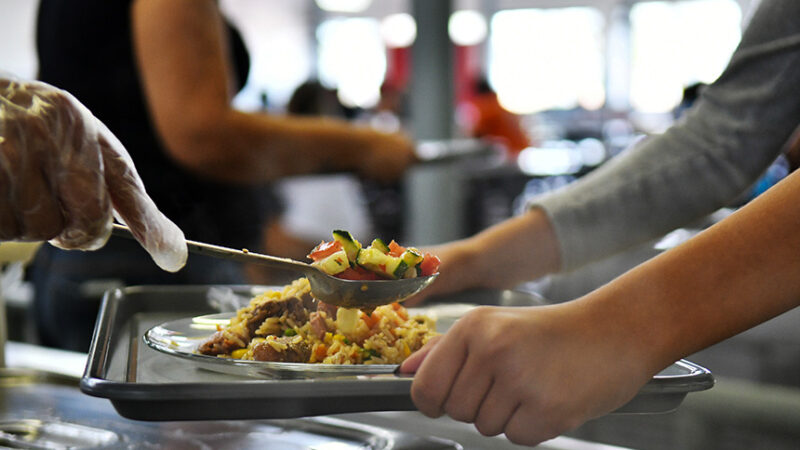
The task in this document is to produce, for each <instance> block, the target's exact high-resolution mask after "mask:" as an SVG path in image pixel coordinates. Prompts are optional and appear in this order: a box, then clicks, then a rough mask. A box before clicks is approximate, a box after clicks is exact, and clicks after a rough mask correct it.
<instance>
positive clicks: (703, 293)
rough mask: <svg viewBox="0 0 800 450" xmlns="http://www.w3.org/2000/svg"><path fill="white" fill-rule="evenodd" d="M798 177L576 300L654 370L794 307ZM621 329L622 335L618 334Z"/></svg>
mask: <svg viewBox="0 0 800 450" xmlns="http://www.w3.org/2000/svg"><path fill="white" fill-rule="evenodd" d="M798 196H800V174H795V175H792V176H790V177H789V178H787V179H786V180H784V181H783V182H781V183H779V184H778V185H777V186H775V187H774V188H773V189H771V190H769V191H768V192H767V193H765V194H763V195H762V196H761V197H759V198H757V199H756V200H754V201H753V202H751V203H750V204H748V205H747V206H745V207H743V208H742V209H741V210H739V211H738V212H737V213H735V214H733V215H732V216H730V217H729V218H728V219H726V220H724V221H722V222H720V223H718V224H717V225H715V226H713V227H711V228H709V229H708V230H706V231H705V232H703V233H701V234H700V235H698V236H697V237H696V238H695V239H692V240H690V241H688V242H687V243H686V244H684V245H682V246H679V247H677V248H675V249H674V250H672V251H669V252H666V253H664V254H662V255H660V256H658V257H656V258H654V259H652V260H650V261H649V262H647V263H645V264H642V265H641V266H639V267H637V268H635V269H633V270H631V271H629V272H628V273H626V274H624V275H623V276H621V277H619V278H618V279H616V280H615V281H613V282H611V283H609V284H608V285H606V286H604V287H602V288H600V289H598V290H596V291H594V292H592V293H590V294H588V295H586V296H585V297H583V298H581V299H579V300H577V301H576V302H574V303H575V304H574V306H573V307H574V308H576V310H580V311H582V312H581V313H580V314H579V316H580V317H583V318H584V320H586V321H587V323H592V324H594V325H595V326H600V327H605V328H606V332H607V333H608V335H609V336H622V339H623V340H625V341H627V343H629V344H632V346H633V347H634V348H636V349H638V351H639V354H640V356H641V357H643V358H646V359H647V360H648V362H649V367H650V368H651V369H652V370H653V371H657V370H659V369H661V368H663V367H664V366H666V365H668V364H670V363H671V362H672V361H674V360H676V359H678V358H681V357H684V356H686V355H688V354H691V353H693V352H695V351H698V350H700V349H702V348H705V347H707V346H709V345H712V344H714V343H716V342H719V341H721V340H723V339H726V338H728V337H730V336H733V335H735V334H737V333H739V332H741V331H744V330H746V329H748V328H750V327H752V326H755V325H757V324H759V323H761V322H764V321H766V320H768V319H770V318H772V317H774V316H776V315H778V314H781V313H782V312H785V311H787V310H789V309H792V308H794V307H795V306H797V305H798V304H800V277H798V275H797V274H798V273H800V256H798V249H800V234H798V233H797V229H796V227H797V224H798V223H800V209H798V208H795V207H793V206H792V205H796V204H797V198H798ZM620 330H625V331H624V333H622V334H621V333H620Z"/></svg>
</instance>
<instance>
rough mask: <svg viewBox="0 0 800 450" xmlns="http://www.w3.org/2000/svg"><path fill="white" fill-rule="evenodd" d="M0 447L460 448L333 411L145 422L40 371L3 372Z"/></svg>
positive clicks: (73, 382) (67, 380)
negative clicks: (328, 413)
mask: <svg viewBox="0 0 800 450" xmlns="http://www.w3.org/2000/svg"><path fill="white" fill-rule="evenodd" d="M0 447H3V448H28V449H40V448H42V449H43V448H48V449H52V448H71V449H78V448H103V449H116V448H120V449H134V448H152V449H162V448H163V449H175V448H214V449H237V450H238V449H261V448H280V449H286V450H293V449H297V450H300V449H309V448H319V449H322V448H335V449H337V450H351V449H352V450H362V449H365V448H370V449H378V450H417V449H432V450H446V449H452V450H458V449H461V448H462V447H461V446H460V445H459V444H457V443H455V442H453V441H450V440H447V439H442V438H437V437H423V436H419V435H416V434H413V433H408V432H404V431H399V430H394V429H391V428H380V427H376V426H370V425H365V424H359V423H355V422H353V421H347V420H343V419H339V418H333V417H320V418H307V419H294V420H262V421H224V420H223V421H198V422H169V423H156V422H141V421H132V420H127V419H124V418H121V417H119V415H117V413H116V412H115V411H114V409H113V408H112V407H111V405H110V404H109V403H108V402H107V401H106V400H104V399H99V398H92V397H88V396H86V395H83V394H81V392H80V391H79V390H78V389H77V381H76V380H74V379H70V378H65V377H58V376H53V375H52V374H48V373H45V372H40V371H32V370H11V371H9V370H6V371H0Z"/></svg>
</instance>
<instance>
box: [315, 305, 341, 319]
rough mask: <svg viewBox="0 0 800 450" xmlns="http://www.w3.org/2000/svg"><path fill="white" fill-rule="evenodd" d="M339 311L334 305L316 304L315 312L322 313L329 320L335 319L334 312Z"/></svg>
mask: <svg viewBox="0 0 800 450" xmlns="http://www.w3.org/2000/svg"><path fill="white" fill-rule="evenodd" d="M337 309H339V307H338V306H336V305H331V304H328V303H325V302H317V311H321V312H324V313H325V314H327V315H328V317H329V318H331V319H336V310H337Z"/></svg>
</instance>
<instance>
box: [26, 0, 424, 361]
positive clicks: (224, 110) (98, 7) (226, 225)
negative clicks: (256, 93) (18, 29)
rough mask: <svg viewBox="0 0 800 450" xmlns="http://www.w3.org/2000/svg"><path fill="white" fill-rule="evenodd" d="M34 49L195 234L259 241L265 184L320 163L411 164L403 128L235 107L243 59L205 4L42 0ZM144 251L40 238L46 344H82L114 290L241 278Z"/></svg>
mask: <svg viewBox="0 0 800 450" xmlns="http://www.w3.org/2000/svg"><path fill="white" fill-rule="evenodd" d="M37 50H38V54H39V70H40V73H39V78H40V80H42V81H44V82H47V83H50V84H52V85H54V86H58V87H59V88H62V89H65V90H67V91H69V92H71V93H72V94H73V95H75V97H77V98H78V99H79V100H80V101H81V102H83V103H84V104H85V105H86V106H87V107H88V108H89V109H90V110H91V111H92V112H93V113H94V114H95V115H96V116H97V117H98V118H99V119H100V120H102V121H103V122H104V123H105V124H106V125H107V126H108V128H109V129H110V130H111V131H112V132H113V133H114V134H115V135H116V136H117V137H118V138H119V139H120V141H121V142H122V143H123V144H124V145H125V147H126V148H127V149H128V151H129V152H130V154H131V157H132V158H133V160H134V161H135V162H136V166H137V168H138V170H139V174H140V175H141V177H142V180H143V182H144V184H145V185H146V186H147V188H148V192H149V194H150V195H151V197H152V198H153V200H154V202H155V203H156V205H158V207H159V208H160V209H161V210H162V211H163V212H164V214H165V215H166V216H167V217H169V218H170V219H171V220H173V221H175V223H176V224H177V225H178V227H180V228H181V229H182V230H183V231H184V233H185V234H186V237H187V238H189V239H193V240H197V241H205V242H211V243H214V244H220V245H225V246H229V247H234V248H249V249H253V248H259V247H260V235H261V228H262V226H263V225H264V224H265V223H266V221H267V218H266V217H265V216H266V215H268V214H269V213H270V211H271V210H272V209H274V202H273V201H271V200H270V199H271V198H274V197H273V196H272V195H271V192H270V188H269V183H271V182H273V181H275V180H278V179H280V178H281V177H284V176H287V175H296V174H306V173H316V172H328V171H352V172H355V173H358V174H359V175H362V176H365V177H374V178H376V179H381V180H394V179H397V178H398V177H400V176H401V174H402V173H403V171H404V169H405V168H406V167H407V166H408V165H409V164H411V163H413V161H414V159H415V155H414V151H413V145H412V142H411V141H410V140H409V139H408V138H407V137H406V136H404V135H400V134H388V133H381V132H378V131H375V130H370V129H367V128H356V127H352V126H349V125H348V124H346V123H345V122H343V121H339V120H334V119H330V118H305V117H303V118H301V117H287V116H278V115H268V114H261V113H245V112H242V111H238V110H235V109H234V108H233V107H232V105H231V100H232V97H233V95H234V94H235V93H236V92H237V91H238V90H239V88H241V87H242V85H243V84H244V81H245V79H246V77H247V72H248V57H247V56H248V55H247V52H246V49H245V46H244V43H243V42H242V40H241V39H240V37H239V35H238V33H236V32H235V30H234V29H233V28H231V27H230V26H228V25H227V24H226V21H225V20H224V18H223V16H222V14H221V12H220V9H219V7H218V5H217V2H216V1H213V0H114V1H107V0H77V1H70V2H65V1H60V0H42V1H41V3H40V6H39V12H38V23H37ZM276 70H280V68H279V67H276ZM144 256H146V255H143V254H142V252H141V251H140V249H138V248H137V247H136V246H135V244H134V243H133V242H129V241H126V240H124V239H117V238H111V239H110V240H109V242H108V244H107V245H106V246H105V247H104V248H103V249H101V250H99V251H97V252H91V253H75V252H62V251H60V250H58V249H55V248H52V247H47V246H45V247H43V248H42V249H41V250H40V252H39V253H38V254H37V256H36V259H35V261H34V263H33V265H32V272H31V278H32V280H33V282H34V291H35V294H34V305H35V311H36V323H37V328H38V331H39V334H40V339H41V342H42V343H43V344H45V345H50V346H57V347H62V348H69V349H74V350H82V351H85V350H86V349H87V348H88V343H89V339H90V335H91V330H92V329H93V325H94V320H95V317H96V311H97V307H98V304H99V297H100V295H101V294H102V292H103V291H104V290H106V289H107V288H109V287H112V286H119V285H135V284H162V283H168V284H208V283H224V284H230V283H244V282H247V280H246V278H245V276H244V274H243V271H242V269H241V267H240V266H239V265H236V264H233V263H230V262H221V261H218V260H212V259H210V258H206V257H200V256H197V255H192V256H190V257H189V260H188V262H187V264H186V268H185V269H183V270H182V271H180V272H179V273H177V274H167V273H163V272H161V271H158V270H156V268H154V267H153V266H152V264H149V263H148V261H147V259H146V258H145V257H144Z"/></svg>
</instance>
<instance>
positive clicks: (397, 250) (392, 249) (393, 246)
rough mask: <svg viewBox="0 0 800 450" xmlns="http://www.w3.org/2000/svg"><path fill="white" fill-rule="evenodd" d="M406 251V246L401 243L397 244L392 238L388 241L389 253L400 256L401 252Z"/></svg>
mask: <svg viewBox="0 0 800 450" xmlns="http://www.w3.org/2000/svg"><path fill="white" fill-rule="evenodd" d="M405 251H406V248H405V247H403V246H402V245H400V244H398V243H397V242H395V241H394V239H392V242H389V254H390V255H392V256H395V257H397V256H401V255H402V254H403V252H405Z"/></svg>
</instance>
